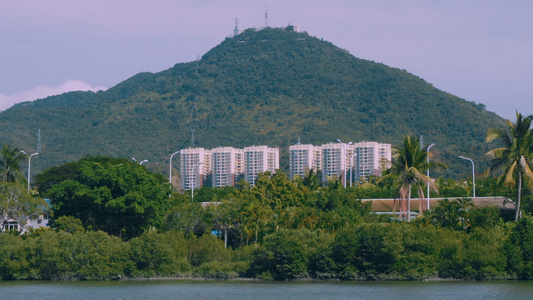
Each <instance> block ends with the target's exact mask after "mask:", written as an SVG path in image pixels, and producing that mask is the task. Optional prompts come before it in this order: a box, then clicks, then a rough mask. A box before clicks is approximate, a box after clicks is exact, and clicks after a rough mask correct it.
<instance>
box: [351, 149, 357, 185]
mask: <svg viewBox="0 0 533 300" xmlns="http://www.w3.org/2000/svg"><path fill="white" fill-rule="evenodd" d="M356 156H357V152H356V153H354V154H353V155H352V157H351V158H350V187H352V186H353V158H354V157H356Z"/></svg>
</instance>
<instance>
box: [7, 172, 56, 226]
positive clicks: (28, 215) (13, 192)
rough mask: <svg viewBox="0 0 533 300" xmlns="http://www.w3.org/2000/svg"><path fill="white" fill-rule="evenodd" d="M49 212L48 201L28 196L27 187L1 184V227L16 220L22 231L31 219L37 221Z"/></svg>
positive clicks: (9, 183) (13, 183) (12, 183)
mask: <svg viewBox="0 0 533 300" xmlns="http://www.w3.org/2000/svg"><path fill="white" fill-rule="evenodd" d="M47 211H48V205H47V203H46V201H45V200H44V199H42V198H40V197H36V196H33V195H30V194H28V191H27V190H26V187H25V186H22V185H21V184H18V183H15V182H0V226H2V228H4V226H5V222H6V221H8V220H14V221H15V222H17V224H18V225H19V231H22V230H23V229H24V228H23V227H24V226H26V222H27V221H28V220H29V219H36V218H37V217H39V216H42V215H45V214H46V212H47Z"/></svg>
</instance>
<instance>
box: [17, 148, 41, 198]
mask: <svg viewBox="0 0 533 300" xmlns="http://www.w3.org/2000/svg"><path fill="white" fill-rule="evenodd" d="M20 152H22V153H24V154H26V155H27V156H29V158H28V193H29V192H30V176H31V157H32V156H34V155H38V154H39V153H37V152H35V153H33V154H32V155H29V154H28V153H26V152H25V151H24V150H20Z"/></svg>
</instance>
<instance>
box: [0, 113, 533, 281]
mask: <svg viewBox="0 0 533 300" xmlns="http://www.w3.org/2000/svg"><path fill="white" fill-rule="evenodd" d="M532 120H533V117H526V118H522V116H521V115H520V114H518V113H517V122H516V123H511V122H509V128H507V129H502V130H491V131H489V134H488V136H487V141H493V140H501V143H502V145H500V146H498V147H497V148H495V149H494V150H492V151H490V152H489V153H488V154H489V155H490V156H491V157H492V158H493V159H494V160H493V168H492V171H494V172H496V173H492V174H489V173H488V172H484V173H483V174H482V175H481V176H479V177H478V178H477V180H476V187H477V193H476V196H477V197H481V196H505V197H507V198H513V197H515V196H516V197H518V198H516V199H517V201H516V202H515V203H516V204H517V205H516V206H515V209H513V210H508V209H505V208H501V207H496V206H490V207H479V206H474V205H473V203H472V201H471V198H468V197H465V196H466V195H471V194H474V193H473V182H472V181H473V178H472V179H470V180H466V181H463V180H460V181H455V180H451V179H444V178H439V179H437V180H435V181H432V180H431V179H430V178H428V177H426V176H424V175H423V172H424V171H425V170H426V169H427V167H428V166H429V165H428V164H425V163H424V162H426V161H427V155H428V153H427V152H426V151H424V149H421V147H420V143H419V140H418V139H417V138H415V137H406V138H405V139H404V141H405V142H404V145H403V146H402V147H399V149H403V150H402V152H401V153H400V154H401V155H395V156H394V161H393V165H396V166H397V167H396V168H391V169H390V170H388V171H387V173H386V174H383V175H384V176H382V177H380V178H377V177H376V178H370V179H369V180H368V181H366V182H362V183H358V184H356V185H355V186H353V187H348V188H344V187H343V185H342V184H341V181H340V180H336V179H332V180H331V181H330V182H328V184H326V185H322V184H321V182H320V180H319V178H320V175H319V174H318V173H316V172H313V171H310V172H309V173H308V174H307V175H306V176H305V177H303V178H299V177H298V178H295V179H293V180H290V179H289V178H288V177H287V176H286V175H285V174H284V173H283V172H281V171H278V172H276V173H270V172H265V173H262V174H260V175H259V177H258V178H257V180H256V182H255V186H250V185H248V184H247V183H245V182H241V183H239V185H238V186H237V187H236V188H230V187H227V188H221V189H211V188H207V187H204V188H201V189H198V190H196V191H195V197H194V201H192V199H193V198H192V195H191V194H190V193H187V192H186V193H180V192H176V191H173V190H172V189H171V186H170V184H168V183H167V181H166V179H165V178H163V177H162V176H161V175H159V174H155V173H152V172H150V171H148V170H147V169H146V168H145V167H144V166H142V165H140V164H137V163H133V162H131V161H129V160H127V159H117V158H108V157H87V158H84V159H82V160H80V161H78V162H72V163H67V164H64V165H61V166H58V167H54V168H51V169H49V170H47V171H45V172H43V173H41V174H39V175H38V176H36V189H35V190H31V191H30V190H28V191H27V193H25V191H24V188H23V187H22V184H23V183H24V182H23V179H22V178H21V176H20V172H19V170H18V169H17V168H18V164H17V163H14V164H13V163H8V162H9V161H13V160H10V158H11V157H13V156H12V155H11V156H10V155H9V154H10V153H11V154H13V153H17V151H14V150H13V149H11V148H10V147H7V146H4V151H3V152H2V155H0V158H1V161H0V171H2V172H1V173H0V174H7V176H3V177H1V178H3V179H1V180H2V181H0V188H1V189H0V192H1V193H0V205H1V207H0V209H2V212H3V214H2V219H1V221H2V226H3V227H4V228H5V223H4V222H6V221H8V220H13V219H17V218H23V217H24V218H26V217H29V216H32V215H35V214H37V213H39V214H47V215H49V216H50V217H51V222H50V224H49V225H50V226H49V227H48V228H41V229H37V230H30V231H29V232H27V233H25V234H22V235H21V234H20V233H21V232H20V231H19V230H11V231H9V230H7V231H6V232H5V233H4V234H0V278H1V279H3V280H14V279H25V280H30V279H36V280H113V279H126V278H131V279H135V278H213V279H234V278H254V279H262V280H298V279H335V280H425V279H434V278H441V279H464V280H499V279H533V217H532V216H531V214H532V212H533V193H532V188H533V187H532V185H533V173H532V172H531V165H532V158H533V132H532V129H531V121H532ZM400 158H401V160H400ZM8 165H9V166H10V167H9V169H8V168H7V167H6V166H8ZM434 166H437V165H436V164H434ZM441 167H444V165H441ZM9 174H12V175H9ZM427 184H430V185H431V186H430V187H434V188H435V189H433V191H432V193H431V197H442V198H445V199H444V200H442V201H440V202H439V205H437V206H436V207H432V209H431V210H425V211H423V207H422V206H421V207H420V209H419V212H420V215H419V216H418V217H416V218H414V219H413V220H410V217H409V216H410V215H411V214H410V211H411V208H410V205H409V201H410V199H411V198H421V199H423V198H425V197H426V195H424V187H427V186H425V185H427ZM41 197H42V198H50V200H51V206H52V207H51V210H48V209H47V207H45V202H44V200H43V199H42V198H41ZM373 198H374V199H379V198H396V199H397V200H398V202H399V205H398V206H399V208H400V210H402V207H403V204H404V203H407V206H406V207H407V210H406V211H405V210H404V211H403V214H392V215H386V214H375V213H373V212H372V211H371V203H369V202H363V201H362V199H373ZM405 201H407V202H405ZM502 204H503V203H502ZM391 209H392V210H393V212H394V210H395V209H394V208H391ZM422 211H423V213H421V212H422Z"/></svg>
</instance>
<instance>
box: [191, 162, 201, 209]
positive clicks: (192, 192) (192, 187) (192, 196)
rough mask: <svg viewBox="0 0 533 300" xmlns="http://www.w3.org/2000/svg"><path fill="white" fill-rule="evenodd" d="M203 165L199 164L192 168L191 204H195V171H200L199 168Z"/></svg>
mask: <svg viewBox="0 0 533 300" xmlns="http://www.w3.org/2000/svg"><path fill="white" fill-rule="evenodd" d="M201 164H203V163H201V162H197V163H196V164H195V165H193V167H192V184H191V202H194V182H195V179H194V175H195V171H196V170H198V168H199V167H200V165H201ZM195 167H196V169H195Z"/></svg>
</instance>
